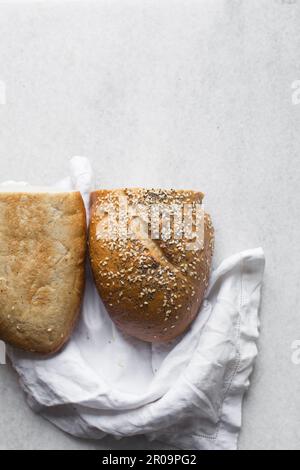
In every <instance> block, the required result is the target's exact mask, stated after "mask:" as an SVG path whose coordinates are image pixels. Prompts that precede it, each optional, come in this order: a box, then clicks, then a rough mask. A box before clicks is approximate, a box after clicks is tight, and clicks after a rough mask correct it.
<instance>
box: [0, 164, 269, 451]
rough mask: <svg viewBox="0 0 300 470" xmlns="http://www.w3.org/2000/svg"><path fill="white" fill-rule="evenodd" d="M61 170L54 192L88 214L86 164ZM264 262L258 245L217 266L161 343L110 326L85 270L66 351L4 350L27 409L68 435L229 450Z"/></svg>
mask: <svg viewBox="0 0 300 470" xmlns="http://www.w3.org/2000/svg"><path fill="white" fill-rule="evenodd" d="M70 168H71V170H70V173H71V174H70V176H69V177H68V178H66V179H64V180H63V181H61V182H59V183H58V184H56V185H55V187H56V188H59V189H61V190H72V189H78V190H80V191H81V192H82V195H83V198H84V201H85V204H86V208H88V199H89V192H90V190H91V187H92V176H93V175H92V169H91V166H90V163H89V161H88V160H87V159H85V158H83V157H74V158H73V159H72V160H71V163H70ZM264 264H265V260H264V253H263V250H262V249H261V248H258V249H253V250H248V251H244V252H242V253H238V254H237V255H234V256H231V257H230V258H228V259H226V260H225V261H223V263H222V264H221V265H220V266H219V268H218V269H216V270H215V271H214V272H213V273H212V276H211V281H210V285H209V289H208V292H207V295H206V300H205V301H204V302H203V305H202V307H201V311H200V313H199V315H198V317H197V319H196V320H195V322H194V323H193V325H192V327H191V328H190V330H189V331H188V332H187V333H186V334H184V335H182V336H181V337H180V338H177V339H176V340H175V341H173V342H171V343H168V344H165V345H150V344H147V343H144V342H141V341H139V340H136V339H133V338H130V337H128V336H126V335H124V334H122V333H121V332H120V331H119V330H118V329H116V327H115V326H114V324H113V323H112V321H111V320H110V318H109V316H108V314H107V312H106V310H105V308H104V306H103V304H102V302H101V300H100V298H99V296H98V293H97V291H96V288H95V286H94V284H93V281H92V276H91V273H90V270H89V267H88V266H87V286H86V291H85V297H84V302H83V306H82V314H81V318H80V321H79V323H78V325H77V327H76V330H75V332H74V334H73V336H72V338H71V339H70V341H69V342H68V344H67V345H66V347H65V348H64V349H63V350H62V351H61V352H60V353H58V354H57V355H55V356H53V357H50V358H46V359H45V358H41V357H36V356H33V355H31V354H27V353H24V352H21V351H18V350H15V349H12V348H8V354H9V356H10V359H11V361H12V364H13V366H14V367H15V369H16V370H17V372H18V374H19V376H20V383H21V385H22V387H23V389H24V391H25V393H26V396H27V400H28V404H29V405H30V406H31V407H32V408H33V409H34V410H35V411H36V412H38V413H40V414H41V415H43V416H44V417H45V418H46V419H48V420H49V421H51V422H52V423H53V424H55V425H56V426H58V427H59V428H61V429H62V430H64V431H66V432H68V433H70V434H72V435H74V436H77V437H82V438H93V439H100V438H102V437H104V436H105V435H106V434H112V435H114V436H115V437H116V438H122V437H128V436H134V435H137V434H145V435H146V436H147V437H148V438H149V439H151V440H154V439H158V440H161V441H163V442H165V443H167V444H170V445H172V446H175V447H178V448H181V449H236V447H237V439H238V434H239V431H240V428H241V408H242V399H243V395H244V392H245V390H246V389H247V388H248V386H249V377H250V374H251V372H252V369H253V365H254V360H255V357H256V355H257V346H256V342H257V339H258V334H259V333H258V326H259V320H258V309H259V304H260V295H261V284H262V278H263V272H264Z"/></svg>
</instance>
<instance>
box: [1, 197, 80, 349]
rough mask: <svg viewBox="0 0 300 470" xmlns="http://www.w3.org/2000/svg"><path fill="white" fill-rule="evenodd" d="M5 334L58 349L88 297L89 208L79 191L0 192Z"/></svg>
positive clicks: (10, 339)
mask: <svg viewBox="0 0 300 470" xmlns="http://www.w3.org/2000/svg"><path fill="white" fill-rule="evenodd" d="M0 221H1V228H0V339H1V340H3V341H5V342H7V343H8V344H10V345H12V346H15V347H17V348H20V349H23V350H25V351H29V352H34V353H39V354H45V355H48V354H53V353H55V352H57V351H58V350H59V349H60V348H61V347H62V346H63V345H64V344H65V342H66V341H67V340H68V338H69V336H70V334H71V332H72V330H73V327H74V325H75V322H76V319H77V317H78V313H79V310H80V304H81V301H82V298H83V290H84V280H85V273H84V269H85V266H84V265H85V263H84V260H85V254H86V213H85V208H84V204H83V200H82V197H81V195H80V193H79V192H68V193H46V192H45V193H27V192H20V193H9V192H1V193H0Z"/></svg>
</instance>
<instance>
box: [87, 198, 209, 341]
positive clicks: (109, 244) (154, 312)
mask: <svg viewBox="0 0 300 470" xmlns="http://www.w3.org/2000/svg"><path fill="white" fill-rule="evenodd" d="M124 196H125V197H126V198H127V201H128V205H129V206H135V205H136V204H143V205H145V206H146V207H147V206H148V207H150V206H151V205H153V204H163V205H164V204H177V205H182V204H192V205H195V204H197V203H198V204H201V202H202V199H203V194H202V193H198V192H193V191H175V190H167V191H164V190H144V189H132V190H130V189H125V190H111V191H107V190H100V191H95V192H93V193H92V194H91V211H90V215H91V221H90V229H89V252H90V260H91V266H92V270H93V275H94V279H95V283H96V286H97V288H98V291H99V294H100V296H101V298H102V300H103V302H104V304H105V306H106V308H107V311H108V312H109V314H110V316H111V318H112V320H113V321H114V322H115V324H116V325H117V326H118V327H119V328H120V329H121V330H122V331H123V332H124V333H127V334H128V335H131V336H134V337H136V338H139V339H141V340H144V341H148V342H165V341H170V340H172V339H174V338H176V337H177V336H178V335H180V334H181V333H183V332H184V331H185V330H186V329H187V328H188V327H189V325H190V324H191V323H192V321H193V320H194V319H195V317H196V315H197V313H198V311H199V308H200V306H201V303H202V301H203V298H204V294H205V290H206V288H207V286H208V280H209V274H210V267H211V259H212V255H213V248H214V230H213V226H212V223H211V219H210V216H209V215H208V214H205V215H203V220H204V224H203V227H204V229H203V235H204V242H203V244H202V245H201V248H199V247H195V249H193V250H188V249H187V246H188V243H190V240H187V239H186V238H183V239H178V240H177V239H176V236H175V234H174V233H171V238H170V239H169V240H165V241H164V240H163V239H162V238H161V237H160V239H156V240H153V239H151V238H150V239H142V238H143V237H141V236H140V233H141V232H139V231H137V232H136V233H135V236H136V239H135V240H134V239H132V237H130V238H127V239H124V238H122V237H118V236H117V238H116V239H113V240H111V239H105V238H104V237H103V236H102V235H101V236H99V230H101V227H103V226H105V224H107V214H105V213H104V212H102V210H100V207H104V206H107V205H108V204H112V205H113V206H114V207H115V208H116V209H118V206H119V198H120V197H124ZM147 226H148V224H147ZM172 228H173V231H174V226H172ZM133 231H134V229H133ZM144 238H145V237H144Z"/></svg>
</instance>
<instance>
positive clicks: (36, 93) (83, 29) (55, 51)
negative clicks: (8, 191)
mask: <svg viewBox="0 0 300 470" xmlns="http://www.w3.org/2000/svg"><path fill="white" fill-rule="evenodd" d="M299 25H300V2H298V1H297V0H285V1H283V0H251V1H249V0H214V1H211V0H142V1H140V0H99V1H97V2H96V1H95V2H89V1H84V2H80V1H77V2H72V3H71V2H59V3H56V2H53V1H50V0H49V1H39V2H36V3H30V2H20V3H19V4H16V3H14V2H10V4H5V3H3V2H1V3H0V103H1V104H0V175H1V180H7V179H16V180H19V179H20V180H25V181H30V182H31V183H33V184H47V183H52V182H54V181H56V180H57V179H59V178H61V177H63V176H64V175H65V174H66V173H67V172H68V159H69V157H71V156H73V155H84V156H87V157H89V158H90V160H91V162H92V164H93V166H94V169H95V175H96V186H97V187H103V188H106V187H107V188H110V187H122V186H147V187H153V186H156V187H175V188H186V189H190V188H193V189H199V190H202V191H204V192H205V193H206V207H207V209H209V211H210V212H211V214H212V216H213V220H214V224H215V228H216V255H215V259H214V264H215V266H216V265H217V264H218V263H219V262H220V261H221V260H222V259H223V258H225V257H226V256H228V255H230V254H233V253H235V252H238V251H240V250H244V249H247V248H253V247H257V246H262V247H263V248H264V250H265V253H266V259H267V267H266V274H265V283H264V289H263V302H262V307H261V336H260V340H259V356H258V360H257V364H256V368H255V372H254V374H253V377H252V385H251V389H250V391H249V393H248V394H247V397H246V399H245V404H244V413H243V429H242V433H241V438H240V448H241V449H297V448H300V426H299V423H300V393H299V392H300V365H298V366H297V365H295V364H293V362H292V360H291V356H292V349H291V345H292V343H293V341H295V340H297V339H300V311H299V310H300V309H299V300H300V299H299V297H300V276H299V265H300V245H299V231H300V217H299V207H300V206H299V205H300V191H299V177H300V163H299V150H300V104H298V105H297V102H298V101H299V102H300V93H299V94H298V93H297V92H295V91H293V89H292V84H294V86H297V84H296V83H295V82H296V81H297V80H300V28H299ZM298 87H299V88H300V83H299V84H298ZM4 88H5V90H4ZM4 91H5V93H4ZM293 93H294V100H293ZM4 95H5V96H4ZM0 397H1V398H0V448H1V449H49V448H52V449H108V448H110V449H121V448H122V449H137V448H148V449H150V448H154V449H158V448H163V446H161V445H160V444H157V443H152V444H149V443H146V441H145V440H144V439H143V438H142V437H141V438H138V439H127V440H123V441H120V442H116V441H115V440H114V439H112V438H107V439H104V440H103V441H100V442H90V441H80V440H77V439H73V438H72V437H69V436H67V435H65V434H63V433H62V432H61V431H59V430H57V429H56V428H55V427H53V426H52V425H51V424H49V423H48V422H46V421H44V420H43V419H42V418H40V417H39V416H36V415H34V414H33V413H32V411H31V410H30V409H29V408H28V407H27V405H26V403H25V400H24V397H23V394H22V392H21V390H20V388H19V386H18V383H17V377H16V375H15V373H14V372H13V371H12V370H11V368H10V367H9V366H0Z"/></svg>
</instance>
